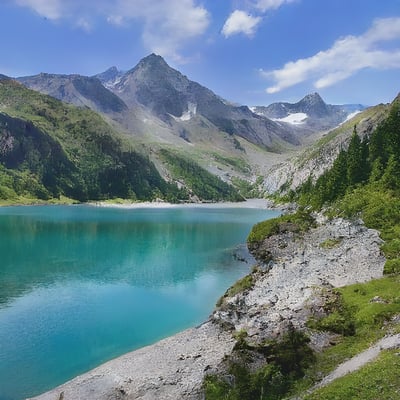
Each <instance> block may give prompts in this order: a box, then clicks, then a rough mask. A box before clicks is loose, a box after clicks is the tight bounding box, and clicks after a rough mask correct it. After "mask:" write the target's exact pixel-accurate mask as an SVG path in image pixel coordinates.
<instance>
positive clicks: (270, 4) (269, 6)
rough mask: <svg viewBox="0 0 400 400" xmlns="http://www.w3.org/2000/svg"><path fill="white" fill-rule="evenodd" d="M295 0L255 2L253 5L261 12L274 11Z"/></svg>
mask: <svg viewBox="0 0 400 400" xmlns="http://www.w3.org/2000/svg"><path fill="white" fill-rule="evenodd" d="M294 1H296V0H257V1H256V2H255V4H254V6H255V7H256V8H258V9H259V10H260V11H261V12H265V11H268V10H275V9H277V8H279V7H280V6H282V5H284V4H288V3H293V2H294Z"/></svg>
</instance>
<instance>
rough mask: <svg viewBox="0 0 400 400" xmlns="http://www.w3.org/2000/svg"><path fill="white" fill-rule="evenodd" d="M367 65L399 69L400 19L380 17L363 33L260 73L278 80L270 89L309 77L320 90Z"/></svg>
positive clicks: (269, 90) (278, 89)
mask: <svg viewBox="0 0 400 400" xmlns="http://www.w3.org/2000/svg"><path fill="white" fill-rule="evenodd" d="M394 40H397V41H398V43H397V44H398V45H399V46H398V47H397V48H393V47H392V48H390V49H385V47H384V46H383V45H384V44H387V42H392V41H394ZM380 45H381V48H380ZM364 68H373V69H393V68H400V18H384V19H378V20H376V21H374V23H373V25H372V27H371V28H370V29H369V30H368V31H367V32H365V33H364V34H363V35H361V36H347V37H344V38H342V39H339V40H337V41H336V42H335V43H334V44H333V46H332V47H331V48H330V49H328V50H325V51H320V52H319V53H317V54H315V55H313V56H312V57H308V58H303V59H299V60H297V61H290V62H288V63H287V64H285V65H284V66H283V67H282V68H281V69H277V70H273V71H261V74H262V75H263V76H264V77H266V78H268V79H272V80H273V81H275V84H274V86H270V87H268V88H267V92H268V93H276V92H279V91H281V90H283V89H285V88H288V87H291V86H293V85H296V84H298V83H301V82H304V81H306V80H310V79H311V80H313V81H314V86H315V87H316V88H317V89H321V88H325V87H328V86H331V85H334V84H335V83H337V82H340V81H342V80H344V79H347V78H349V77H350V76H352V75H354V74H355V73H357V72H358V71H360V70H362V69H364Z"/></svg>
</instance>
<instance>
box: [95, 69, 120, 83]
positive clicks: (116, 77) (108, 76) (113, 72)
mask: <svg viewBox="0 0 400 400" xmlns="http://www.w3.org/2000/svg"><path fill="white" fill-rule="evenodd" d="M123 75H124V72H123V71H120V70H118V68H117V67H115V66H114V67H111V68H109V69H107V70H106V71H104V72H102V73H100V74H97V75H94V77H93V78H97V79H98V80H99V81H100V82H101V83H102V84H103V85H104V86H105V87H106V88H110V87H114V86H115V85H116V84H117V83H118V82H119V81H120V79H121V78H122V76H123Z"/></svg>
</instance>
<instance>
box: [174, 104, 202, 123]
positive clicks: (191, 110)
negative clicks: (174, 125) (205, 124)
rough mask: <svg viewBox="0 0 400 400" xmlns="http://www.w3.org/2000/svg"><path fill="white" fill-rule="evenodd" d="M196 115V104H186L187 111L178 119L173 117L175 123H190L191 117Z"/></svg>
mask: <svg viewBox="0 0 400 400" xmlns="http://www.w3.org/2000/svg"><path fill="white" fill-rule="evenodd" d="M196 113H197V104H195V103H190V102H189V103H188V106H187V111H185V112H184V113H183V114H182V115H181V116H180V117H174V118H175V120H177V121H190V120H191V119H192V118H193V116H195V115H196Z"/></svg>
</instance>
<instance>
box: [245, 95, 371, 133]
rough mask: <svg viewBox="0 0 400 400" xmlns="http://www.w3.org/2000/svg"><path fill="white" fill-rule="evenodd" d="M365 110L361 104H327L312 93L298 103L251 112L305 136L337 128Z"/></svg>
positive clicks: (276, 105)
mask: <svg viewBox="0 0 400 400" xmlns="http://www.w3.org/2000/svg"><path fill="white" fill-rule="evenodd" d="M365 108H366V107H365V106H363V105H361V104H344V105H332V104H326V103H325V102H324V101H323V100H322V98H321V96H320V95H319V94H318V93H312V94H308V95H307V96H305V97H304V98H303V99H301V100H300V101H298V102H297V103H282V102H280V103H273V104H270V105H269V106H267V107H263V106H257V107H252V108H251V110H252V111H253V112H254V113H256V114H258V115H262V116H264V117H266V118H270V119H272V120H273V121H275V122H279V123H284V124H289V125H290V126H292V127H295V129H297V131H299V132H301V133H303V134H310V133H314V132H317V131H326V130H329V129H332V128H335V127H336V126H338V125H339V124H341V123H343V122H344V121H346V120H347V119H348V118H349V117H352V116H354V115H355V114H356V113H357V112H360V111H362V110H364V109H365Z"/></svg>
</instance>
